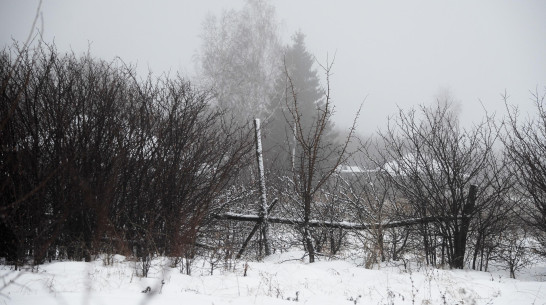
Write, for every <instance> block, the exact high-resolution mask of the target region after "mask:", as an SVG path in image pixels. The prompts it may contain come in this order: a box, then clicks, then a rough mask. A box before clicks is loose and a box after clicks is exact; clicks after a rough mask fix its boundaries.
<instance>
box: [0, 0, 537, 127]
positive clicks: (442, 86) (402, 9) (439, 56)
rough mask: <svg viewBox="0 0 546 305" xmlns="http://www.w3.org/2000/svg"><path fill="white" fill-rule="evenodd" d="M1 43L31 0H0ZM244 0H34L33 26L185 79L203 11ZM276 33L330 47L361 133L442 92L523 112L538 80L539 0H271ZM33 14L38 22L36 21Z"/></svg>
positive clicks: (471, 114) (340, 110)
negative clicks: (508, 105)
mask: <svg viewBox="0 0 546 305" xmlns="http://www.w3.org/2000/svg"><path fill="white" fill-rule="evenodd" d="M0 3H1V6H0V44H1V45H2V46H6V45H9V44H11V40H12V39H16V40H19V41H24V40H25V39H26V36H27V35H28V32H29V30H30V28H31V25H32V21H33V18H34V15H35V13H36V7H37V4H38V1H37V0H0ZM243 3H244V1H243V0H229V1H228V0H223V1H222V0H202V1H196V0H178V1H175V0H172V1H167V0H159V1H158V0H155V1H141V0H125V1H116V0H93V1H83V0H82V1H75V0H44V1H43V4H42V16H43V32H44V33H43V34H44V40H45V41H46V42H51V41H53V40H54V41H55V44H56V46H57V48H58V49H59V50H61V51H67V50H70V49H72V50H74V51H75V52H76V53H80V52H83V51H86V50H87V49H88V47H90V50H91V53H92V54H93V55H94V56H96V57H100V58H103V59H106V60H111V59H113V58H115V57H116V56H119V57H121V58H122V59H123V60H124V61H126V62H131V63H137V64H138V66H139V70H140V71H146V70H148V68H149V69H151V70H152V71H153V72H154V73H155V74H160V73H162V72H164V71H169V70H170V71H171V72H172V73H174V72H176V71H180V72H181V73H182V74H183V75H186V76H188V77H189V78H190V80H191V78H192V75H193V74H194V66H195V63H194V60H193V58H194V55H195V53H196V52H198V51H199V46H200V38H199V35H200V32H201V24H202V21H203V19H204V18H205V16H206V14H207V13H209V12H210V13H214V14H219V13H220V12H221V11H222V10H223V9H226V8H240V7H242V5H243ZM271 3H272V4H273V5H274V6H275V7H276V12H277V18H278V20H279V21H280V22H281V23H282V26H281V35H282V37H283V38H284V41H285V42H286V43H288V42H289V38H290V36H291V35H292V34H293V33H294V32H295V31H297V30H301V31H302V32H303V33H304V34H306V36H307V38H306V42H307V45H308V49H309V51H310V52H311V53H313V54H315V56H316V57H317V59H318V60H320V61H322V62H325V61H326V56H327V54H330V57H332V55H333V54H334V53H335V54H336V60H335V64H334V68H333V71H334V75H333V77H332V82H331V86H332V96H333V99H334V103H335V105H336V111H337V113H336V124H337V125H338V126H341V127H346V126H348V125H349V124H350V122H351V121H352V118H353V116H354V113H355V111H356V109H358V106H359V104H360V103H361V102H362V101H364V99H365V98H366V97H367V98H366V102H365V103H364V106H363V110H362V113H361V117H360V119H359V131H360V132H361V133H368V132H373V131H375V130H376V129H377V128H380V127H382V126H384V125H385V123H386V118H387V116H388V115H392V114H394V113H395V112H396V111H397V107H398V106H399V107H402V108H409V107H412V106H414V105H418V104H430V103H432V102H433V101H434V99H435V96H437V95H438V94H440V93H442V92H445V91H446V90H448V91H449V92H450V93H451V95H452V96H453V97H454V98H455V99H457V100H458V101H460V109H461V118H462V120H463V122H464V123H465V124H470V122H473V121H474V122H475V121H479V120H480V119H481V118H482V117H483V114H484V111H483V108H482V104H483V105H484V106H485V108H487V109H488V111H491V112H495V111H496V112H497V113H500V114H502V113H503V112H504V111H503V109H504V104H503V102H502V99H501V93H503V92H504V91H505V90H506V91H507V92H508V94H509V95H510V96H511V99H510V101H511V102H512V103H513V104H516V105H518V106H519V107H520V108H521V109H523V110H524V111H526V110H528V109H531V106H532V102H531V100H530V98H531V95H530V93H529V91H530V90H531V91H534V90H536V89H537V88H538V90H539V91H542V92H544V91H545V90H546V18H545V16H546V1H543V0H534V1H530V0H529V1H526V0H514V1H484V0H480V1H438V0H434V1H432V0H431V1H404V0H402V1H364V0H359V1H356V0H355V1H349V0H347V1H332V0H329V1H326V0H305V1H304V0H300V1H294V0H272V1H271ZM40 24H42V22H39V27H41V25H40Z"/></svg>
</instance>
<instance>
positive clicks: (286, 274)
mask: <svg viewBox="0 0 546 305" xmlns="http://www.w3.org/2000/svg"><path fill="white" fill-rule="evenodd" d="M301 257H302V252H297V251H295V252H288V253H283V254H282V255H272V256H269V257H267V258H266V259H265V260H264V261H263V262H248V270H247V276H246V277H245V276H243V273H244V265H245V263H246V262H245V261H239V262H238V263H237V264H236V265H235V268H231V269H230V270H225V269H222V268H220V269H215V270H214V274H213V275H210V272H211V270H210V265H208V264H207V263H204V262H203V261H195V262H194V264H193V268H192V273H193V275H192V276H188V275H184V274H181V273H180V270H179V269H178V268H171V267H169V266H170V262H169V261H168V260H167V259H163V260H160V259H156V260H154V261H153V266H152V269H151V270H150V274H149V277H148V278H142V277H139V276H137V271H136V270H137V269H136V268H135V262H131V261H128V260H126V259H125V257H123V256H115V260H114V262H113V264H111V265H109V266H105V264H104V262H103V260H100V259H99V260H96V261H94V262H92V263H84V262H53V263H49V264H44V265H42V266H40V267H39V269H38V270H34V271H32V270H28V271H17V272H16V271H13V270H12V269H10V267H9V266H1V267H0V268H1V270H0V280H1V282H0V285H1V286H0V287H1V288H0V304H90V305H91V304H101V305H110V304H112V305H122V304H209V305H210V304H216V305H219V304H294V303H296V302H298V303H302V304H518V305H519V304H536V305H542V304H546V263H541V264H535V265H533V266H531V267H530V268H528V269H525V270H523V271H521V272H520V273H518V274H517V276H518V279H516V280H514V279H510V278H509V277H508V272H507V271H504V270H497V271H493V272H476V271H470V270H441V269H434V268H430V267H423V266H418V265H416V264H413V265H409V266H407V268H406V269H405V268H404V265H403V264H402V262H400V263H399V264H398V265H397V264H394V263H390V264H389V265H383V266H380V267H377V266H376V267H375V268H374V269H373V270H370V269H365V268H364V267H362V266H359V264H358V262H357V261H356V260H352V259H350V258H345V259H343V260H323V261H319V262H317V263H314V264H308V263H306V262H303V261H302V260H301ZM162 282H163V284H162ZM147 287H150V289H151V292H150V293H143V292H142V291H144V290H146V288H147Z"/></svg>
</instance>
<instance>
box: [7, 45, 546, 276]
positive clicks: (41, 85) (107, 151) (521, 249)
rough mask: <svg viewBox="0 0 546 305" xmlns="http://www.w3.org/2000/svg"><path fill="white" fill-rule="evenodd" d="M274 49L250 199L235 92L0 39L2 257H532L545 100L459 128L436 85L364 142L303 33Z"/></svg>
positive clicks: (538, 245) (249, 143)
mask: <svg viewBox="0 0 546 305" xmlns="http://www.w3.org/2000/svg"><path fill="white" fill-rule="evenodd" d="M286 53H287V54H291V56H290V57H286V59H285V61H284V63H283V66H282V67H280V68H279V72H278V74H277V77H276V81H275V86H273V87H272V88H270V90H273V91H275V92H277V94H270V95H268V96H269V98H270V100H269V103H268V104H267V105H266V106H264V107H261V108H264V110H263V111H264V112H265V113H266V116H265V124H264V130H263V134H264V139H263V140H264V148H265V150H264V158H265V165H266V181H265V183H266V186H267V198H268V201H267V202H265V206H263V202H259V198H260V196H261V194H260V190H259V188H258V174H257V172H258V171H257V168H256V165H255V163H256V160H255V152H254V143H255V142H254V140H255V139H254V134H253V130H252V128H250V127H251V126H250V124H249V122H248V121H247V120H248V118H247V116H246V114H244V113H231V112H229V108H230V107H225V108H223V106H222V104H226V103H228V102H230V103H235V102H237V98H238V97H239V95H236V96H235V97H230V95H229V94H228V93H229V90H227V89H226V90H225V92H223V93H222V94H218V92H215V93H216V94H211V93H210V92H208V91H203V90H200V89H197V88H196V87H194V86H192V85H191V84H190V83H189V82H188V81H186V80H184V79H182V78H180V77H176V78H169V77H159V78H152V77H148V78H147V79H143V80H140V79H139V78H138V77H137V76H136V74H135V72H134V70H133V69H132V68H131V67H128V66H126V65H125V64H124V63H123V62H121V61H113V62H105V61H102V60H98V59H93V58H92V57H91V56H90V55H89V54H87V55H83V56H76V55H74V54H60V53H59V52H58V51H56V50H55V48H54V47H38V48H35V49H32V50H28V49H24V48H23V49H18V48H17V45H14V46H13V47H12V48H11V49H9V48H8V49H4V50H3V51H2V53H1V55H0V81H1V88H0V89H1V96H0V111H1V113H0V114H1V125H0V139H1V140H0V141H1V151H0V153H1V159H0V160H1V163H0V179H1V180H0V187H1V189H0V190H1V194H2V196H1V199H0V200H1V201H0V216H1V218H0V220H1V221H0V257H3V258H5V259H6V261H7V262H8V263H13V264H15V265H16V266H20V265H22V264H27V263H30V264H35V265H36V264H41V263H42V262H44V261H45V260H52V259H73V260H82V259H85V260H91V259H93V258H94V257H95V256H96V255H99V254H105V253H106V254H113V253H122V254H126V255H133V256H135V257H136V258H138V259H139V260H140V262H141V263H142V264H141V266H142V275H146V272H147V270H148V268H149V266H150V261H151V260H152V259H153V257H154V256H157V255H163V256H169V257H172V258H173V264H174V265H179V264H180V266H183V267H182V268H184V269H185V272H187V273H190V272H191V260H192V258H193V257H194V256H195V255H200V256H203V257H206V258H207V259H208V261H209V262H210V265H211V268H212V269H211V272H212V271H213V270H214V268H215V266H218V265H224V266H230V264H231V263H232V262H233V261H234V260H235V259H236V258H237V257H239V255H240V254H242V255H246V257H247V258H250V259H256V258H258V259H259V258H261V257H263V256H264V255H267V254H268V253H270V252H277V251H284V250H286V249H289V248H294V247H297V248H300V249H304V250H305V252H306V255H308V256H309V261H310V262H313V261H314V260H315V259H316V258H317V257H324V256H328V257H334V256H336V255H338V254H339V253H340V252H342V251H353V252H356V253H359V255H362V256H363V258H364V261H365V264H366V266H372V265H373V264H376V263H379V262H381V261H389V260H395V261H399V260H407V259H417V260H419V261H421V262H423V263H425V264H430V265H434V266H440V265H446V266H449V267H451V268H463V267H465V266H469V267H472V268H474V269H479V270H484V269H485V270H487V268H488V264H489V263H490V262H492V261H496V262H502V263H503V264H505V265H506V266H507V268H508V269H510V273H511V275H512V276H515V272H516V271H517V270H518V268H521V267H523V266H525V265H526V264H527V263H529V261H530V258H531V257H532V255H544V254H545V252H546V251H545V247H546V228H545V224H546V208H545V207H546V160H545V159H544V156H546V145H545V143H546V127H545V126H546V111H545V109H544V95H540V94H539V93H538V92H537V93H536V94H535V95H534V100H535V106H536V110H537V111H536V113H535V114H534V116H533V117H532V119H528V120H527V121H520V119H519V117H518V115H517V111H516V109H514V108H511V107H510V106H509V105H508V101H506V102H507V108H508V109H507V110H508V113H509V116H508V117H507V118H503V119H502V120H499V119H498V118H494V117H485V118H484V120H483V121H482V122H481V123H479V124H476V125H474V126H472V127H469V128H465V127H462V126H460V124H459V119H458V116H457V113H456V111H454V110H453V107H452V103H451V101H450V99H449V97H447V98H445V99H443V100H439V101H438V103H435V104H433V105H432V106H421V107H418V108H416V109H410V110H402V109H401V110H400V111H399V113H398V115H397V116H396V117H392V118H391V120H390V121H389V124H388V126H387V127H386V128H385V129H383V130H382V131H380V132H378V134H377V135H375V136H374V137H373V138H372V139H370V140H367V141H365V140H364V139H357V138H356V137H355V136H354V134H353V132H354V128H353V129H352V130H351V131H350V132H349V135H348V136H347V137H345V138H343V137H341V136H339V134H337V133H336V132H335V131H334V128H333V125H332V122H331V115H332V104H331V98H330V91H329V87H328V86H329V83H328V82H327V86H326V89H321V88H320V86H319V80H318V76H317V72H316V70H314V68H313V60H312V55H310V54H309V53H308V52H307V51H306V49H305V45H304V40H303V36H302V35H296V36H295V39H294V44H293V45H292V46H289V47H287V49H286ZM331 67H332V66H331V64H330V63H327V64H326V65H324V66H323V68H324V72H325V73H326V79H328V77H329V75H330V69H331ZM220 99H224V102H221V101H220ZM236 109H239V110H238V111H240V108H236ZM363 111H365V109H363ZM256 115H258V116H259V114H256ZM262 117H263V116H262ZM355 143H356V144H355ZM351 147H354V149H351ZM227 212H229V213H228V214H226V213H227ZM264 214H266V215H264ZM267 214H268V215H267ZM226 215H228V216H229V215H231V216H229V217H224V216H226ZM234 215H235V216H237V215H238V216H237V217H235V216H234ZM255 216H258V217H255ZM269 216H271V220H272V222H271V223H268V221H267V218H268V217H269ZM245 219H246V220H251V221H241V220H245ZM273 220H274V221H273ZM275 221H276V222H277V223H274V222H275ZM336 224H339V225H336ZM264 228H267V229H265V230H264ZM258 229H259V230H258ZM252 232H257V233H256V234H255V235H252ZM266 245H267V247H266ZM245 249H246V250H245ZM183 262H184V264H182V263H183Z"/></svg>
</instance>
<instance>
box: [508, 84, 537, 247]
mask: <svg viewBox="0 0 546 305" xmlns="http://www.w3.org/2000/svg"><path fill="white" fill-rule="evenodd" d="M545 96H546V93H540V92H538V91H536V92H535V93H533V101H534V104H535V108H536V113H535V114H534V115H533V116H532V118H529V119H528V120H527V121H524V122H522V121H521V120H520V118H519V116H518V111H517V109H516V108H513V107H512V108H510V107H509V106H508V97H507V96H506V95H505V96H504V99H505V102H506V103H507V104H506V105H507V106H506V107H507V108H508V119H507V122H506V128H507V130H506V135H507V136H506V139H505V140H504V144H505V147H506V152H507V154H508V156H509V158H510V164H512V167H511V169H512V173H513V177H515V178H516V180H517V183H518V187H517V190H518V191H519V194H520V195H521V196H522V197H523V200H522V203H523V204H522V208H521V209H520V215H522V216H523V218H524V220H525V221H526V222H527V223H528V224H529V225H531V226H532V227H533V228H534V229H535V232H536V234H534V235H535V237H536V238H537V239H538V240H539V241H540V242H541V244H542V249H537V250H538V251H539V252H541V253H542V254H544V255H546V250H544V249H545V248H546V108H545V106H544V100H545Z"/></svg>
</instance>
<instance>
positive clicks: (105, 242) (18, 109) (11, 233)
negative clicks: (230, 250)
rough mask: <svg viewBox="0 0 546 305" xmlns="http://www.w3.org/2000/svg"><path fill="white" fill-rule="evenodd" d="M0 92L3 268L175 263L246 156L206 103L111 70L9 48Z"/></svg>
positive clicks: (244, 145) (166, 82)
mask: <svg viewBox="0 0 546 305" xmlns="http://www.w3.org/2000/svg"><path fill="white" fill-rule="evenodd" d="M0 81H1V87H0V88H1V96H0V111H1V113H0V115H1V120H2V121H1V126H0V142H1V151H0V154H1V156H0V160H1V161H0V162H1V164H0V181H1V182H0V190H1V194H2V196H1V199H0V215H1V222H0V251H1V253H0V257H4V258H6V259H7V261H8V262H13V263H15V264H22V263H27V262H29V260H30V262H32V263H33V264H40V263H41V262H43V261H44V260H46V259H60V258H64V259H74V260H81V259H85V260H86V261H88V260H90V259H91V258H92V255H95V254H97V253H135V254H136V253H138V256H139V257H147V256H149V253H152V252H153V253H162V254H165V255H170V256H183V255H184V253H185V252H187V251H190V250H191V248H190V247H188V246H187V245H193V244H194V243H195V238H196V235H197V233H198V232H199V230H200V228H201V226H202V225H203V224H204V223H206V222H207V219H208V217H209V216H210V214H211V211H214V210H216V209H218V210H221V209H222V205H223V204H225V203H226V202H227V201H228V200H229V196H230V195H229V189H228V188H229V186H232V185H233V181H234V180H235V179H236V178H237V177H238V173H239V171H240V170H241V169H242V168H243V167H244V166H245V165H246V164H247V158H248V156H249V154H248V152H249V150H250V149H251V148H252V141H251V140H252V137H249V129H248V128H244V127H243V126H238V125H237V124H235V123H234V121H232V120H230V119H229V116H228V115H226V113H225V112H224V111H222V110H220V109H219V108H215V107H212V106H211V103H210V94H209V93H207V92H203V91H200V90H197V89H195V88H194V87H193V86H192V85H191V84H190V83H189V82H188V81H186V80H184V79H182V78H179V77H176V78H167V77H161V78H159V79H153V78H151V77H150V78H148V79H144V80H137V78H136V75H135V73H134V70H133V69H132V68H130V67H127V66H125V65H124V64H123V63H121V62H120V61H117V60H116V61H113V62H105V61H102V60H97V59H93V58H92V57H91V56H90V55H89V54H87V55H84V56H76V55H74V54H60V53H59V52H58V51H57V50H56V49H55V48H54V47H37V48H35V49H32V50H28V49H24V48H23V49H22V50H19V49H17V45H14V46H13V47H12V48H11V49H9V48H6V49H4V50H3V51H2V52H1V53H0ZM250 136H251V134H250Z"/></svg>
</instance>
